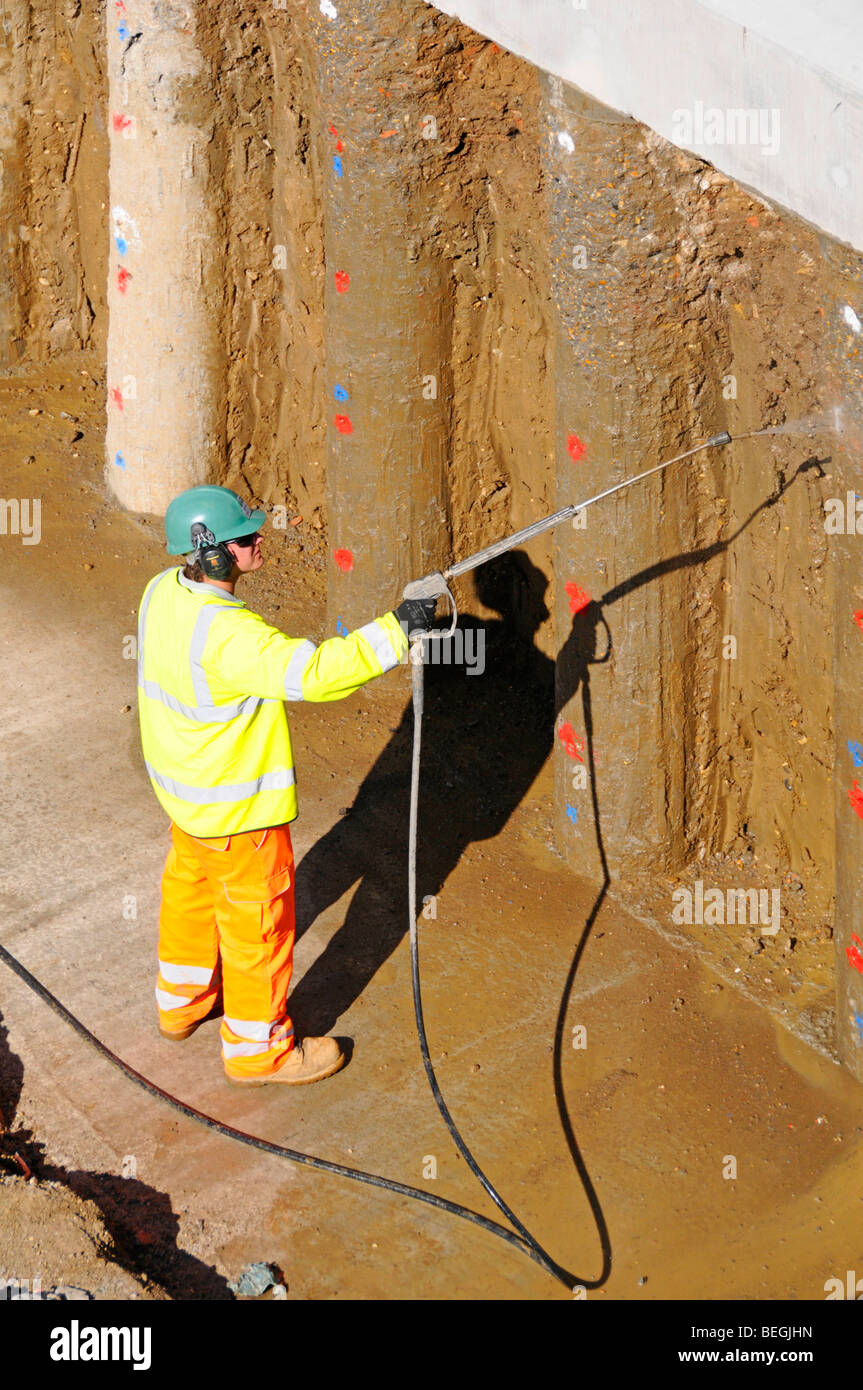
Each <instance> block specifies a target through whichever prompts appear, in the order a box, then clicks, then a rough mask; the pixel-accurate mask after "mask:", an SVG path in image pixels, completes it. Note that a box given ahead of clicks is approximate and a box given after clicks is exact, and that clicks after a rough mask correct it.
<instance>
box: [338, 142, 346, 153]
mask: <svg viewBox="0 0 863 1390" xmlns="http://www.w3.org/2000/svg"><path fill="white" fill-rule="evenodd" d="M344 148H345V147H344V145H343V144H342V142H341V140H337V141H336V149H337V150H338V152H339V154H341V152H342V150H343V149H344Z"/></svg>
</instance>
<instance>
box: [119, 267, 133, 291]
mask: <svg viewBox="0 0 863 1390" xmlns="http://www.w3.org/2000/svg"><path fill="white" fill-rule="evenodd" d="M131 278H132V272H131V271H130V270H127V269H126V267H125V266H124V265H121V266H120V268H119V270H118V271H117V289H118V290H119V291H120V293H121V294H125V293H126V286H127V285H128V283H129V281H130V280H131Z"/></svg>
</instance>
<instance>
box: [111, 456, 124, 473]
mask: <svg viewBox="0 0 863 1390" xmlns="http://www.w3.org/2000/svg"><path fill="white" fill-rule="evenodd" d="M114 462H115V464H116V465H117V467H118V468H122V469H123V470H124V471H125V468H126V460H125V459H124V458H123V455H122V454H119V453H118V454H115V455H114Z"/></svg>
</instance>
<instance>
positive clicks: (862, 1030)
mask: <svg viewBox="0 0 863 1390" xmlns="http://www.w3.org/2000/svg"><path fill="white" fill-rule="evenodd" d="M854 1022H855V1023H856V1025H857V1032H858V1033H859V1034H860V1041H861V1042H863V1014H855V1015H854Z"/></svg>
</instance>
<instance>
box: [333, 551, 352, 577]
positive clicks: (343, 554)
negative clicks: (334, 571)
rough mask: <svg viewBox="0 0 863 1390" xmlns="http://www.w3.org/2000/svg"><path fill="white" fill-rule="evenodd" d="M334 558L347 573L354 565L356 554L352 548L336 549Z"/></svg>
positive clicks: (344, 572)
mask: <svg viewBox="0 0 863 1390" xmlns="http://www.w3.org/2000/svg"><path fill="white" fill-rule="evenodd" d="M333 559H334V560H335V562H336V564H337V565H338V567H339V569H340V570H341V571H342V573H343V574H347V573H348V571H349V570H352V569H353V567H354V556H353V551H351V550H334V551H333Z"/></svg>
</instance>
